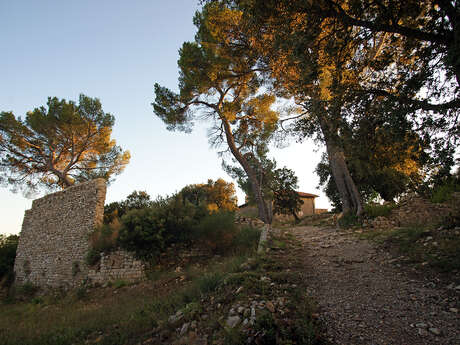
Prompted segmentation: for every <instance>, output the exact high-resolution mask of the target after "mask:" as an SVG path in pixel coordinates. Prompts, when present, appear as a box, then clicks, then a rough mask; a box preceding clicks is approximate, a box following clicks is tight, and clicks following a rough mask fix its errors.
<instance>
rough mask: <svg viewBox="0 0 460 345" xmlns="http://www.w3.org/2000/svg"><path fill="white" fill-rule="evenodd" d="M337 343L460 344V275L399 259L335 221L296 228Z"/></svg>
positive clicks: (311, 284) (308, 275) (314, 292)
mask: <svg viewBox="0 0 460 345" xmlns="http://www.w3.org/2000/svg"><path fill="white" fill-rule="evenodd" d="M289 231H290V232H292V233H293V234H294V235H295V237H296V238H297V239H298V240H300V241H301V244H302V246H301V247H299V248H298V249H297V250H296V251H297V253H296V256H297V258H300V259H301V261H302V263H301V266H303V275H304V279H305V281H306V286H308V289H309V291H308V292H309V294H310V295H311V296H312V297H313V298H314V299H315V300H316V301H317V303H318V306H319V315H320V319H321V320H322V321H323V322H324V325H325V327H326V329H327V335H326V337H327V338H328V340H329V341H331V343H334V344H348V345H349V344H452V345H453V344H460V314H459V309H460V302H459V297H460V276H459V273H458V272H454V273H453V274H450V275H443V276H442V275H438V274H435V273H433V272H428V273H427V272H424V271H422V272H420V271H417V270H415V269H414V268H413V267H410V266H406V265H404V264H400V263H399V261H398V259H397V258H394V257H392V256H391V255H390V254H389V253H387V252H385V251H382V250H380V249H378V248H376V247H375V246H374V245H372V244H370V243H369V242H368V241H366V240H360V239H359V238H358V237H357V236H356V234H354V233H352V232H346V231H342V230H337V229H336V228H334V227H325V228H321V227H314V226H303V227H296V228H292V229H290V230H289Z"/></svg>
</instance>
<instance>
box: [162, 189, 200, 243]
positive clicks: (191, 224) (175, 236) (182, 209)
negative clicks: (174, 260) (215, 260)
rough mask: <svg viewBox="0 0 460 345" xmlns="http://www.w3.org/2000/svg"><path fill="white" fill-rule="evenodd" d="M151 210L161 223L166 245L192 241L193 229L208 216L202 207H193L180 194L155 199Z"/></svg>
mask: <svg viewBox="0 0 460 345" xmlns="http://www.w3.org/2000/svg"><path fill="white" fill-rule="evenodd" d="M153 208H155V209H156V210H157V212H158V215H159V217H160V218H161V219H162V221H163V224H164V229H165V241H166V243H168V244H170V243H177V242H187V241H190V240H191V239H193V237H194V229H195V228H196V226H197V225H198V223H200V221H201V220H202V219H203V218H204V217H206V216H207V215H208V211H207V209H206V207H205V206H204V205H194V204H192V203H191V202H189V201H188V200H186V199H184V198H182V196H181V195H180V194H176V195H173V196H172V197H170V198H161V199H157V200H156V201H155V202H154V205H153Z"/></svg>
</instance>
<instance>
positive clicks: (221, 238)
mask: <svg viewBox="0 0 460 345" xmlns="http://www.w3.org/2000/svg"><path fill="white" fill-rule="evenodd" d="M237 232H238V227H237V226H236V224H235V215H234V213H231V212H216V213H212V214H210V215H207V216H206V217H204V218H203V219H202V220H201V222H200V223H199V224H198V226H197V228H196V235H197V237H198V239H200V240H202V241H203V242H204V243H205V244H206V246H207V247H208V248H210V249H211V251H213V252H214V253H223V252H226V251H227V250H228V249H230V248H231V247H232V245H233V242H234V240H235V236H236V234H237Z"/></svg>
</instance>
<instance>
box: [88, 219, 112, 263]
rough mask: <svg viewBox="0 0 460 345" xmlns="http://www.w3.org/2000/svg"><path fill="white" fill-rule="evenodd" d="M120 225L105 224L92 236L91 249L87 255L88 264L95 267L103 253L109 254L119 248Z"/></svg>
mask: <svg viewBox="0 0 460 345" xmlns="http://www.w3.org/2000/svg"><path fill="white" fill-rule="evenodd" d="M118 229H119V224H118V223H116V225H115V224H110V225H109V224H103V225H102V226H100V227H98V228H96V229H95V230H94V231H93V232H92V233H91V235H90V249H89V251H88V254H86V263H87V264H88V265H90V266H92V265H95V264H96V263H98V262H99V260H100V258H101V253H108V252H110V251H112V250H114V249H115V248H116V246H117V238H118V231H119V230H118Z"/></svg>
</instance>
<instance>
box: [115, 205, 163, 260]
mask: <svg viewBox="0 0 460 345" xmlns="http://www.w3.org/2000/svg"><path fill="white" fill-rule="evenodd" d="M121 222H122V227H121V229H120V231H119V236H118V244H119V245H120V246H121V247H122V248H124V249H127V250H129V251H133V252H135V253H136V256H137V257H138V258H141V259H144V260H149V259H151V258H153V257H155V256H156V255H157V254H158V253H159V252H160V251H161V250H162V249H163V248H164V245H165V239H164V232H165V220H164V219H163V218H162V217H161V215H160V214H159V211H158V209H155V208H145V209H140V210H138V209H133V210H131V211H129V212H128V213H126V214H125V215H124V216H123V217H122V218H121Z"/></svg>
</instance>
